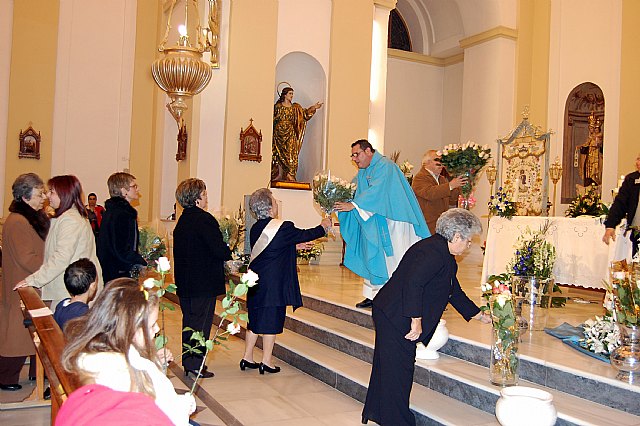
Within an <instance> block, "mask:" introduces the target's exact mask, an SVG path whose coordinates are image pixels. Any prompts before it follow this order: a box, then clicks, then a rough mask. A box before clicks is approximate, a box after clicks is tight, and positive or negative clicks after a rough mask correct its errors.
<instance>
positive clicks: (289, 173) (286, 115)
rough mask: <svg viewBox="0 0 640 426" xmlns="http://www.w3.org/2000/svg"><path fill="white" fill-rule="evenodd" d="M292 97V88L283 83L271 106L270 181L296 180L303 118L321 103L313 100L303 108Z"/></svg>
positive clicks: (311, 113) (305, 123) (310, 114)
mask: <svg viewBox="0 0 640 426" xmlns="http://www.w3.org/2000/svg"><path fill="white" fill-rule="evenodd" d="M292 100H293V89H292V88H291V87H285V88H284V89H282V92H281V93H280V98H279V99H278V101H277V102H276V104H275V105H274V107H273V143H272V146H271V148H272V152H273V157H272V161H271V180H272V181H288V182H295V181H296V173H297V172H298V156H299V155H300V149H301V148H302V139H303V138H304V132H305V129H306V127H307V121H308V120H310V119H311V117H313V115H314V114H315V113H316V111H317V110H318V109H320V108H321V107H322V103H321V102H316V103H315V104H313V105H311V106H310V107H309V108H306V109H305V108H303V107H302V106H301V105H300V104H298V103H293V102H292Z"/></svg>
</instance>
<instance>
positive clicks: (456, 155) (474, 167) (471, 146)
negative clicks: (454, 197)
mask: <svg viewBox="0 0 640 426" xmlns="http://www.w3.org/2000/svg"><path fill="white" fill-rule="evenodd" d="M438 155H439V156H440V162H441V163H442V165H443V166H444V167H445V168H446V169H447V172H449V174H450V175H451V176H454V177H458V176H464V177H466V178H467V179H468V180H467V183H466V184H464V185H463V186H462V188H461V190H462V195H464V197H465V198H468V197H469V195H471V192H473V186H474V185H475V182H476V179H477V177H478V175H479V174H480V172H481V171H482V168H483V167H484V166H486V165H487V163H488V162H489V159H490V158H491V149H490V148H489V147H488V146H487V145H484V146H480V145H478V144H477V143H475V142H472V141H469V142H467V143H464V144H461V145H458V144H451V145H447V146H445V147H444V148H442V151H439V152H438Z"/></svg>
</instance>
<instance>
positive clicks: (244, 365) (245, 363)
mask: <svg viewBox="0 0 640 426" xmlns="http://www.w3.org/2000/svg"><path fill="white" fill-rule="evenodd" d="M245 368H251V369H253V370H255V369H256V368H260V364H259V363H257V362H249V361H247V360H246V359H244V358H242V360H241V361H240V370H242V371H244V369H245Z"/></svg>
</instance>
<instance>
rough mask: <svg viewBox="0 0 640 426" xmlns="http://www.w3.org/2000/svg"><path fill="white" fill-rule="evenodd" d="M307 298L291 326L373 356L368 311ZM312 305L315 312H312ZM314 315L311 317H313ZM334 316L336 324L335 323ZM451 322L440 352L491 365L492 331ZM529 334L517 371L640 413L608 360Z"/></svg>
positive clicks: (633, 392) (634, 390) (636, 393)
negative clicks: (367, 330)
mask: <svg viewBox="0 0 640 426" xmlns="http://www.w3.org/2000/svg"><path fill="white" fill-rule="evenodd" d="M303 301H304V307H305V308H306V309H307V310H305V309H304V308H303V309H300V310H297V311H296V315H290V316H289V318H288V319H287V321H288V322H289V323H290V326H291V327H293V328H294V329H296V330H298V331H299V332H301V333H310V334H309V336H311V337H312V338H316V339H318V340H319V341H321V342H322V343H325V344H330V345H332V346H333V347H336V348H345V349H346V350H348V351H349V353H352V354H354V356H358V357H359V358H360V359H363V360H366V361H368V360H370V359H371V357H372V354H373V350H372V348H373V333H372V332H371V334H369V335H367V334H366V333H365V332H364V331H365V329H369V328H373V322H372V320H371V313H370V310H363V309H358V308H355V307H351V306H347V305H343V304H338V303H334V302H329V301H326V300H323V299H320V298H317V297H313V296H310V295H304V296H303ZM309 310H310V311H315V312H316V313H317V314H315V316H314V314H313V313H311V312H309ZM318 314H323V315H324V316H318ZM446 314H447V313H445V315H446ZM310 316H311V317H312V318H309V317H310ZM304 317H307V319H306V320H305V319H304ZM332 318H333V320H335V323H332ZM345 323H346V324H345ZM314 324H317V326H316V325H314ZM348 324H351V326H349V325H348ZM452 325H453V327H452ZM452 325H451V324H448V327H449V333H450V337H449V341H448V342H447V344H446V345H445V346H444V347H443V348H441V349H440V351H439V352H440V353H442V354H446V355H449V356H451V357H454V358H458V359H461V360H464V361H468V362H470V363H474V364H476V365H478V366H481V367H485V368H486V367H488V363H489V358H490V343H489V342H490V337H489V336H490V330H489V329H488V328H487V329H486V330H481V334H482V335H478V334H477V331H474V330H472V331H469V330H468V329H467V328H466V327H465V326H462V327H460V326H458V327H456V324H455V323H454V324H452ZM332 330H335V332H333V331H332ZM469 333H476V334H474V335H470V334H469ZM525 337H526V336H525ZM526 338H527V339H530V340H531V341H530V342H527V343H525V344H521V355H520V370H519V373H520V377H521V378H522V379H524V380H527V381H529V382H532V383H535V384H537V385H540V386H545V387H547V388H550V389H554V390H558V391H562V392H564V393H567V394H570V395H574V396H577V397H580V398H583V399H587V400H590V401H593V402H596V403H599V404H603V405H605V406H607V407H612V408H615V409H617V410H622V411H626V412H628V413H632V414H634V415H636V416H638V415H640V404H638V403H637V401H638V398H639V397H640V387H638V386H634V385H629V384H627V383H623V382H621V381H619V380H617V379H615V371H614V370H613V368H612V367H611V366H610V365H608V364H606V363H604V362H602V361H598V360H596V359H594V358H591V357H589V356H587V355H584V354H581V353H579V352H577V351H574V350H573V349H570V348H568V347H567V346H566V345H564V344H562V343H561V342H560V341H559V340H558V339H555V338H553V337H551V336H548V335H546V334H545V333H543V332H536V334H535V336H533V337H531V336H529V337H526ZM482 340H484V341H482ZM550 348H553V350H550Z"/></svg>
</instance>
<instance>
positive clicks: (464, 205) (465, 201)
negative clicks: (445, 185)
mask: <svg viewBox="0 0 640 426" xmlns="http://www.w3.org/2000/svg"><path fill="white" fill-rule="evenodd" d="M458 207H459V208H461V209H465V210H471V201H470V200H469V197H463V196H460V197H459V198H458Z"/></svg>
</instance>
